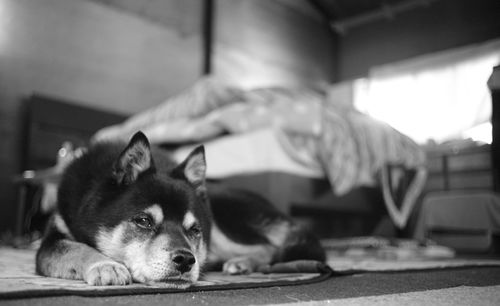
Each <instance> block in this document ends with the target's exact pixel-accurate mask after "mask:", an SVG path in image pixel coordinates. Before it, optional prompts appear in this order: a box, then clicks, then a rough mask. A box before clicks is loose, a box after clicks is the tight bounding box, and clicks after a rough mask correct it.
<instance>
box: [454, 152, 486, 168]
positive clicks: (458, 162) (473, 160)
mask: <svg viewBox="0 0 500 306" xmlns="http://www.w3.org/2000/svg"><path fill="white" fill-rule="evenodd" d="M491 167H492V165H491V155H490V151H489V150H488V151H486V152H478V153H471V154H462V155H452V156H450V157H449V158H448V168H449V170H450V171H461V170H478V169H491Z"/></svg>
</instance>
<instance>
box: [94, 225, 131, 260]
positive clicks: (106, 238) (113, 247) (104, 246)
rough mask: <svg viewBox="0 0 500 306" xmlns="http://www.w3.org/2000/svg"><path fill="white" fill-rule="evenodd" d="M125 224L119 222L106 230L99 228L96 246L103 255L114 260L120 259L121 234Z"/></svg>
mask: <svg viewBox="0 0 500 306" xmlns="http://www.w3.org/2000/svg"><path fill="white" fill-rule="evenodd" d="M125 227H126V224H125V223H124V222H122V223H120V224H119V225H118V226H116V227H115V228H113V229H111V230H108V229H105V228H101V229H99V231H98V232H97V235H96V246H97V249H98V250H99V251H101V252H102V253H103V254H104V255H106V256H108V257H111V258H113V259H115V260H118V261H122V260H123V256H122V254H121V253H122V252H121V251H122V249H123V242H122V240H123V236H124V231H125Z"/></svg>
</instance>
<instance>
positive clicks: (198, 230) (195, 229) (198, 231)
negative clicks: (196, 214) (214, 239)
mask: <svg viewBox="0 0 500 306" xmlns="http://www.w3.org/2000/svg"><path fill="white" fill-rule="evenodd" d="M188 233H189V234H190V235H193V236H195V237H197V236H199V235H201V228H200V226H199V225H198V224H193V225H192V226H191V227H190V228H189V229H188Z"/></svg>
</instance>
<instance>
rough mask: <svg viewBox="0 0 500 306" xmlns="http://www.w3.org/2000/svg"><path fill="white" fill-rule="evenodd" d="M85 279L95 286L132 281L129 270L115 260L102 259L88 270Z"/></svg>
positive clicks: (123, 283) (125, 283)
mask: <svg viewBox="0 0 500 306" xmlns="http://www.w3.org/2000/svg"><path fill="white" fill-rule="evenodd" d="M83 279H84V280H85V281H86V282H87V283H88V284H89V285H93V286H108V285H127V284H131V283H132V276H131V275H130V272H129V270H128V269H127V268H126V267H125V266H124V265H122V264H120V263H117V262H113V261H101V262H97V263H95V264H93V265H92V266H90V268H89V269H88V270H87V271H86V273H85V275H84V276H83Z"/></svg>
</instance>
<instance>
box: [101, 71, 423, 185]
mask: <svg viewBox="0 0 500 306" xmlns="http://www.w3.org/2000/svg"><path fill="white" fill-rule="evenodd" d="M343 105H345V104H340V103H339V104H338V105H337V104H336V103H335V101H331V100H328V99H327V98H326V96H325V95H323V94H321V93H319V92H316V91H313V90H310V89H304V88H259V89H252V90H242V89H240V88H237V87H234V86H231V85H228V84H226V83H224V82H221V81H219V80H217V79H215V78H212V77H206V78H203V79H201V80H199V81H198V82H197V83H196V84H194V85H193V86H192V87H191V88H189V89H187V90H185V91H184V92H182V93H180V94H178V95H176V96H174V97H172V98H169V99H168V100H166V101H165V102H163V103H161V104H160V105H158V106H157V107H155V108H153V109H149V110H146V111H144V112H141V113H139V114H136V115H134V116H132V117H130V118H129V119H128V120H126V121H125V122H124V123H122V124H120V125H116V126H111V127H107V128H104V129H103V130H101V131H99V132H98V133H96V135H95V136H94V139H93V140H94V141H102V140H106V139H113V138H120V139H124V140H127V139H128V138H129V137H131V135H132V134H133V133H135V132H136V131H137V130H142V131H143V132H144V133H145V134H146V135H147V136H148V138H149V139H150V141H151V142H152V143H156V144H165V143H168V144H186V143H189V144H192V143H205V144H206V145H207V146H209V145H210V144H211V143H214V142H216V141H219V142H220V140H217V139H215V138H217V137H222V136H223V135H227V134H230V135H231V136H232V137H233V138H235V137H237V136H238V135H240V136H242V137H244V135H248V134H249V133H254V135H255V133H257V135H258V131H260V130H267V131H272V132H271V135H274V137H276V141H277V142H278V143H279V144H280V146H275V147H276V148H278V147H279V148H278V149H276V151H283V152H285V153H286V154H287V155H288V158H289V160H290V161H291V162H295V163H296V164H297V165H299V166H300V167H302V169H312V172H311V174H310V175H311V176H315V177H317V176H321V175H323V176H325V177H327V178H328V179H329V181H330V183H331V185H332V189H333V191H334V192H335V193H336V194H337V195H342V194H345V193H347V192H348V191H350V190H351V189H352V188H355V187H358V186H366V185H374V184H376V183H377V175H378V174H379V172H380V171H381V169H382V168H383V167H384V166H385V165H388V164H395V165H401V166H404V167H406V168H410V169H412V168H418V167H421V166H423V165H424V163H425V155H424V153H423V151H422V150H421V148H420V147H419V146H418V145H417V144H416V143H415V142H414V141H413V140H411V139H410V138H409V137H407V136H405V135H403V134H401V133H400V132H398V131H396V130H395V129H393V128H392V127H390V126H389V125H387V124H385V123H382V122H379V121H377V120H375V119H373V118H371V117H369V116H367V115H365V114H362V113H360V112H358V111H356V110H355V109H353V108H350V107H345V106H343ZM262 134H263V135H266V137H269V135H270V134H269V133H262ZM225 137H227V136H225ZM254 141H255V137H254ZM267 143H268V142H267ZM264 146H267V145H266V141H263V142H262V143H261V145H259V143H258V142H255V144H254V145H252V146H244V147H243V146H241V144H240V145H236V146H235V147H234V150H236V152H238V151H240V152H241V151H242V150H245V153H247V154H249V155H252V152H248V151H249V150H252V149H253V150H254V151H255V152H257V151H260V153H262V152H261V151H262V150H264V149H268V148H269V147H264ZM229 147H230V146H228V145H227V143H226V146H225V149H224V150H220V153H218V154H224V151H227V150H228V148H229ZM181 150H182V148H181ZM267 152H268V154H270V156H271V155H272V154H273V152H271V150H267ZM283 152H279V154H283ZM183 154H184V153H178V154H177V156H182V155H183ZM174 155H175V154H174ZM179 158H180V157H179ZM219 160H221V163H222V164H223V163H224V158H223V157H222V158H219ZM261 160H262V158H261ZM269 160H273V159H272V157H270V158H269ZM243 162H244V160H243V159H242V163H243ZM235 164H237V163H235ZM216 167H217V164H215V163H212V160H210V159H209V163H208V169H209V172H210V169H211V168H212V169H214V170H213V171H214V172H215V173H218V174H217V175H218V176H220V175H221V172H217V171H216V170H215V169H216ZM261 168H262V167H261ZM261 168H260V169H261ZM296 169H297V168H296ZM321 172H322V173H321ZM304 173H307V171H304ZM209 176H210V175H209Z"/></svg>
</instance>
